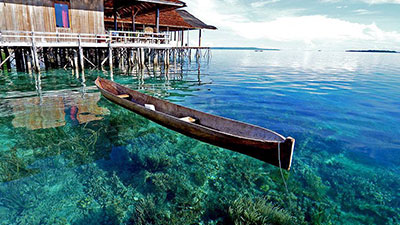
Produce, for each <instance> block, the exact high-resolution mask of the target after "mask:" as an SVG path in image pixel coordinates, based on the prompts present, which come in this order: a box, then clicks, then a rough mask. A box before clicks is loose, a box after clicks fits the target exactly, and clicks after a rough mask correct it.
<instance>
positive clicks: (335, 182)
mask: <svg viewBox="0 0 400 225" xmlns="http://www.w3.org/2000/svg"><path fill="white" fill-rule="evenodd" d="M399 62H400V55H399V54H370V53H342V52H289V51H281V52H268V51H265V52H262V53H260V52H254V51H218V50H215V51H213V52H212V58H211V60H210V61H209V62H207V60H206V59H202V60H201V62H200V64H197V63H196V62H195V61H192V62H191V63H189V62H186V63H184V64H183V65H181V66H177V67H176V68H175V67H172V68H170V70H169V71H168V74H166V73H165V72H160V71H158V70H157V71H155V72H154V71H153V70H151V71H147V70H145V71H143V73H141V72H136V71H133V72H132V73H127V72H126V71H122V70H118V71H114V73H113V75H111V74H110V73H109V72H102V71H89V70H88V71H86V72H85V75H84V76H82V74H78V75H77V74H74V73H73V72H72V71H70V70H51V71H47V72H42V73H41V74H40V75H38V74H27V73H17V72H1V73H0V143H1V145H0V224H234V223H236V224H261V223H262V222H261V221H262V219H265V220H264V221H265V224H267V222H270V223H272V224H399V223H400V182H399V181H400V179H399V176H400V175H399V174H400V173H399V172H400V170H399V166H400V141H399V140H400V139H399V136H400V91H399V90H398V87H399V85H400V63H399ZM98 75H99V76H102V77H104V78H108V79H111V78H112V79H114V80H115V81H117V82H119V83H122V84H124V85H126V86H129V87H131V88H133V89H138V90H141V91H143V92H145V93H148V94H151V95H153V96H157V97H160V98H164V99H167V100H169V101H172V102H175V103H178V104H181V105H185V106H189V107H192V108H195V109H198V110H202V111H205V112H208V113H213V114H216V115H222V116H225V117H229V118H233V119H237V120H241V121H245V122H249V123H253V124H257V125H260V126H263V127H266V128H269V129H272V130H274V131H277V132H279V133H281V134H283V135H285V136H292V137H294V138H296V148H295V153H294V158H293V164H292V170H291V171H290V172H285V171H283V174H281V172H280V170H279V169H278V168H276V167H273V166H270V165H268V164H265V163H263V162H260V161H258V160H255V159H252V158H249V157H247V156H243V155H240V154H238V153H234V152H231V151H228V150H224V149H221V148H217V147H214V146H211V145H208V144H204V143H201V142H199V141H196V140H193V139H190V138H187V137H185V136H183V135H181V134H178V133H176V132H173V131H170V130H168V129H166V128H163V127H161V126H159V125H157V124H154V123H153V122H150V121H148V120H146V119H145V118H143V117H140V116H138V115H136V114H134V113H131V112H129V111H127V110H125V109H123V108H121V107H118V106H116V105H113V104H112V103H110V102H108V101H107V100H105V99H104V98H103V97H101V96H100V94H99V92H98V91H97V90H96V88H95V87H94V84H93V81H94V80H95V79H96V77H97V76H98ZM285 183H286V184H287V189H286V188H285Z"/></svg>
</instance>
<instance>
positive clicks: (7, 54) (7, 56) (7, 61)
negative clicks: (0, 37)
mask: <svg viewBox="0 0 400 225" xmlns="http://www.w3.org/2000/svg"><path fill="white" fill-rule="evenodd" d="M3 50H4V60H3V64H4V65H5V66H6V67H7V70H8V71H10V70H11V63H10V60H9V59H10V57H11V56H10V52H9V51H8V47H4V48H3Z"/></svg>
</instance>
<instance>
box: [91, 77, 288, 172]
mask: <svg viewBox="0 0 400 225" xmlns="http://www.w3.org/2000/svg"><path fill="white" fill-rule="evenodd" d="M96 85H97V87H98V88H99V90H100V92H101V93H102V95H103V96H104V97H105V98H107V99H108V100H110V101H111V102H113V103H115V104H118V105H120V106H122V107H124V108H126V109H128V110H130V111H132V112H135V113H137V114H139V115H141V116H143V117H145V118H147V119H150V120H152V121H154V122H156V123H158V124H160V125H162V126H165V127H167V128H169V129H171V130H174V131H176V132H179V133H181V134H184V135H186V136H188V137H191V138H195V139H197V140H200V141H203V142H206V143H209V144H212V145H215V146H218V147H222V148H226V149H229V150H232V151H236V152H239V153H242V154H245V155H248V156H251V157H253V158H256V159H259V160H262V161H264V162H267V163H270V164H272V165H274V166H278V167H281V168H283V169H286V170H290V166H291V161H292V155H293V149H294V144H295V140H294V139H293V138H290V137H288V138H286V139H285V140H284V141H281V142H279V141H263V140H253V139H248V138H243V137H238V136H236V135H230V134H228V133H225V132H220V131H218V130H214V129H209V128H208V127H204V126H200V125H198V124H196V123H188V122H185V121H182V120H180V119H179V118H176V117H174V116H170V115H168V114H165V113H160V112H157V111H153V110H150V109H146V108H145V107H143V106H141V105H139V104H135V103H134V102H132V101H129V100H126V99H122V98H120V97H118V96H117V95H115V94H113V93H111V92H109V91H107V90H105V89H104V88H103V87H102V85H101V84H100V80H99V78H98V80H96ZM122 88H125V87H122ZM125 89H126V90H124V91H125V92H128V93H129V94H130V95H134V94H135V92H136V91H133V90H131V89H128V88H125ZM170 104H173V103H170ZM278 155H280V160H279V157H278Z"/></svg>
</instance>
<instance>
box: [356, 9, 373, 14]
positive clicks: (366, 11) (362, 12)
mask: <svg viewBox="0 0 400 225" xmlns="http://www.w3.org/2000/svg"><path fill="white" fill-rule="evenodd" d="M353 13H355V14H357V15H372V14H376V13H377V12H375V11H369V10H367V9H357V10H353Z"/></svg>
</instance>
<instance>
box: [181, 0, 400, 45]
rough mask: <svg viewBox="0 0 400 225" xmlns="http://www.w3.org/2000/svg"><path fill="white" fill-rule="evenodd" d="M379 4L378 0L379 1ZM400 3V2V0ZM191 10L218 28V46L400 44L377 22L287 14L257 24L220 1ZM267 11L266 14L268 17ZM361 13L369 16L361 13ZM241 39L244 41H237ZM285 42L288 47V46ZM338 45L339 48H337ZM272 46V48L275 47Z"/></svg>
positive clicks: (192, 2)
mask: <svg viewBox="0 0 400 225" xmlns="http://www.w3.org/2000/svg"><path fill="white" fill-rule="evenodd" d="M376 1H377V0H376ZM399 1H400V0H399ZM186 2H187V3H188V4H189V7H188V10H193V11H192V12H193V14H194V15H196V16H198V17H199V18H200V19H202V20H204V22H206V23H209V24H212V25H216V26H217V27H218V31H215V32H213V33H211V35H210V36H212V37H213V38H214V39H213V41H215V42H214V43H215V44H217V45H225V46H226V45H231V46H233V45H236V46H243V45H252V43H258V45H260V43H261V44H262V43H266V44H265V45H273V46H285V45H286V46H294V43H297V44H298V43H300V44H301V43H302V45H304V46H309V47H310V46H311V47H312V46H315V45H317V46H316V47H318V45H319V46H321V45H323V46H328V47H331V48H334V47H337V48H340V47H343V46H350V47H351V46H356V45H357V46H360V47H362V46H365V47H366V48H368V47H369V46H373V47H376V48H386V47H395V46H398V45H399V43H400V33H399V32H396V31H384V30H382V29H381V28H379V27H378V26H377V25H376V24H375V23H370V24H362V23H355V22H349V21H345V20H343V19H338V18H331V17H328V16H325V15H307V16H301V15H297V14H286V13H285V12H284V11H283V12H282V13H281V14H280V15H279V14H278V15H275V16H274V17H272V18H271V17H269V18H267V17H266V18H264V19H263V20H262V21H254V20H251V19H249V17H246V16H245V15H243V14H242V13H234V12H232V11H229V9H225V8H223V7H221V4H219V3H221V2H220V1H215V0H187V1H186ZM268 10H269V9H266V11H265V14H269V11H268ZM358 13H367V11H363V10H359V11H358ZM239 38H240V40H241V41H238V40H239ZM285 43H286V44H285ZM336 45H337V46H336ZM273 46H271V47H273Z"/></svg>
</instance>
